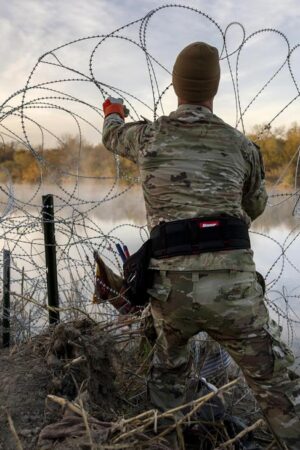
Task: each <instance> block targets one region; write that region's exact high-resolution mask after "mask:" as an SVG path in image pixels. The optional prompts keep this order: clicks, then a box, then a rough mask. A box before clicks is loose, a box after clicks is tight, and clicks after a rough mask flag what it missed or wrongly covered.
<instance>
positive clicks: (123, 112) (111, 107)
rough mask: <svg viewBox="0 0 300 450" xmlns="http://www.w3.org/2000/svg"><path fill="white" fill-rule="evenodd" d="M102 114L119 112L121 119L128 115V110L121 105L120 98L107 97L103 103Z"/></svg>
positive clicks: (107, 114)
mask: <svg viewBox="0 0 300 450" xmlns="http://www.w3.org/2000/svg"><path fill="white" fill-rule="evenodd" d="M103 112H104V116H105V117H107V116H109V115H110V114H119V116H121V117H122V119H125V117H127V116H128V114H129V110H128V109H127V108H126V106H124V105H123V100H122V99H121V98H114V97H108V98H107V99H106V100H105V102H104V103H103Z"/></svg>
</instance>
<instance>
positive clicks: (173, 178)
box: [103, 105, 267, 271]
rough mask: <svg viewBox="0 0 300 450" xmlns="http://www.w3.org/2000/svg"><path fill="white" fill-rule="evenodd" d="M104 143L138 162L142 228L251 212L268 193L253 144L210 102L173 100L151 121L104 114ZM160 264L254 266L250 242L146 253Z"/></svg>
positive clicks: (193, 267)
mask: <svg viewBox="0 0 300 450" xmlns="http://www.w3.org/2000/svg"><path fill="white" fill-rule="evenodd" d="M103 144H104V145H105V147H106V148H107V149H108V150H110V151H112V152H114V153H117V154H118V155H121V156H124V157H125V158H128V159H130V160H131V161H133V162H135V163H136V164H138V166H139V171H140V175H141V181H142V188H143V193H144V199H145V204H146V212H147V222H148V228H149V230H151V229H152V228H153V227H154V226H155V225H157V224H158V223H159V222H161V221H172V220H177V219H185V218H191V217H208V216H212V215H216V214H221V213H227V214H229V215H232V216H236V217H239V218H242V219H243V220H245V222H246V223H247V224H248V225H250V222H251V219H252V220H253V219H255V218H256V217H258V216H259V215H260V214H261V213H262V212H263V211H264V208H265V205H266V201H267V193H266V190H265V183H264V168H263V162H262V157H261V153H260V151H259V148H258V147H257V146H256V145H254V144H253V143H252V142H251V141H249V140H248V139H247V138H246V137H245V136H244V135H243V134H242V133H240V132H239V131H238V130H236V129H234V128H232V127H231V126H230V125H228V124H226V123H225V122H224V121H223V120H221V119H220V118H219V117H217V116H216V115H214V114H213V113H212V112H211V111H210V110H209V109H207V108H205V107H202V106H196V105H180V106H179V107H178V109H177V110H176V111H174V112H172V113H171V114H170V115H169V116H162V117H160V118H159V119H158V120H156V121H155V122H153V123H151V122H146V121H140V122H131V123H124V121H123V119H122V118H121V117H120V116H119V115H117V114H111V115H109V116H108V117H107V118H106V119H105V121H104V126H103ZM150 267H151V268H153V269H154V268H156V269H161V270H168V269H170V270H175V269H176V270H219V269H224V268H227V269H233V270H234V269H236V270H241V269H242V270H251V271H252V270H255V266H254V263H253V259H252V251H251V250H232V251H224V252H223V251H222V252H214V253H203V254H201V255H193V256H185V257H183V256H180V257H174V258H168V259H164V260H159V261H158V260H155V259H152V260H151V265H150Z"/></svg>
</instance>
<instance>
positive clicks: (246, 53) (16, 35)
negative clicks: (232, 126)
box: [0, 0, 300, 128]
mask: <svg viewBox="0 0 300 450" xmlns="http://www.w3.org/2000/svg"><path fill="white" fill-rule="evenodd" d="M163 5H165V2H163V1H160V0H143V1H142V2H136V1H135V0H123V1H122V2H120V1H119V0H90V1H89V2H84V3H83V2H82V1H81V0H64V2H61V1H60V0H40V1H39V0H27V1H26V2H24V1H21V0H11V1H10V2H3V5H1V6H2V18H1V41H2V44H3V45H2V46H1V47H0V59H1V73H0V102H2V101H3V100H4V99H5V98H7V97H8V96H9V95H10V94H11V93H12V92H14V91H16V90H18V89H20V88H22V87H23V86H24V84H25V82H26V80H27V78H28V75H29V74H30V72H31V70H32V67H33V66H34V64H35V63H36V61H37V60H38V58H39V57H40V56H41V55H42V54H44V53H45V52H47V51H49V50H51V49H53V48H56V47H58V46H60V45H62V44H64V43H67V42H69V41H72V40H75V39H78V38H81V37H84V36H92V35H97V34H107V33H109V32H111V31H112V30H115V29H117V28H118V27H120V26H122V25H125V24H127V23H128V22H130V21H133V20H135V19H138V18H141V17H142V16H143V15H145V14H146V13H147V12H148V11H150V10H153V9H155V8H160V7H162V6H163ZM182 5H186V6H187V5H188V6H190V7H192V8H196V9H198V10H200V11H202V12H203V13H205V14H207V15H208V16H210V17H211V18H212V19H213V20H215V21H216V22H217V24H218V25H219V26H220V27H221V28H222V29H223V30H224V29H225V28H226V26H227V25H228V24H229V23H230V22H232V21H240V22H241V23H242V24H243V25H244V26H245V29H246V33H247V34H248V35H249V34H250V33H253V32H254V31H256V30H257V29H259V28H263V27H264V28H278V29H279V30H280V31H283V32H286V33H287V35H288V38H289V40H290V42H291V45H294V44H296V43H297V37H298V29H299V21H300V11H299V10H300V8H299V6H298V0H286V1H285V2H275V3H274V2H273V0H252V1H251V4H250V3H249V2H239V4H238V6H237V2H236V1H234V0H211V1H210V2H207V1H204V0H202V1H200V0H190V1H184V2H183V1H182ZM146 31H147V33H148V34H147V46H148V47H147V48H148V50H149V51H150V53H151V54H152V55H153V56H154V57H155V58H157V59H158V60H159V62H161V63H162V64H164V65H165V66H166V67H167V69H168V70H171V67H172V63H173V61H174V58H175V56H176V54H177V52H178V51H179V50H180V48H182V47H183V46H184V45H186V44H187V43H189V42H190V41H192V40H208V41H209V42H211V43H212V44H213V45H216V46H218V48H219V49H221V47H222V36H221V34H220V32H219V31H218V29H217V27H216V26H215V25H214V24H213V23H212V22H210V21H209V20H208V19H206V18H205V17H204V16H201V15H198V16H197V15H195V14H192V13H191V12H190V11H189V10H187V9H184V8H167V9H166V8H162V9H161V10H160V11H159V13H157V14H156V15H154V16H153V17H152V18H151V20H150V22H149V26H148V28H147V30H146ZM121 35H122V36H124V37H128V38H130V39H134V40H137V41H138V38H139V24H137V25H135V26H132V27H129V28H125V29H124V30H122V31H121ZM240 39H241V30H240V29H238V28H237V27H235V28H232V29H231V31H230V34H229V35H228V42H229V44H230V48H231V49H232V48H235V47H236V46H237V45H238V43H239V42H240ZM282 42H283V41H282ZM282 42H281V41H280V39H279V35H275V34H272V33H265V34H260V35H258V36H257V37H256V38H254V39H252V40H251V41H249V42H248V43H247V46H246V47H245V50H243V52H242V54H241V57H240V64H239V75H240V86H241V89H242V92H241V95H242V101H243V104H247V101H248V99H251V98H252V97H253V95H254V93H255V91H257V90H258V89H260V87H261V86H262V85H263V83H264V82H265V81H267V80H268V78H269V76H270V73H272V71H274V70H275V69H276V68H277V67H278V63H279V61H280V60H282V58H283V56H284V55H285V54H286V46H285V44H284V43H282ZM96 43H97V40H93V41H86V42H81V43H78V44H76V45H73V46H70V47H67V48H66V49H63V50H60V51H59V52H57V56H59V57H61V58H62V60H63V62H65V63H66V64H68V65H70V66H71V67H73V68H76V69H77V70H79V71H81V72H84V73H85V74H87V75H89V55H90V53H91V51H92V49H93V47H94V46H95V45H96ZM296 56H297V55H295V58H293V61H294V66H295V67H296V61H297V57H296ZM48 60H49V59H48ZM52 60H53V57H52ZM154 65H155V70H156V74H157V77H158V83H159V85H160V86H161V88H162V87H165V86H166V85H167V84H168V82H169V81H170V76H169V75H168V74H167V73H166V72H164V71H163V70H162V69H160V68H159V67H158V66H157V65H156V64H154ZM223 67H224V72H223V75H224V77H223V86H222V89H221V94H222V98H223V99H224V101H223V100H222V98H220V99H219V100H218V102H217V104H220V105H221V106H220V111H221V112H222V113H223V114H225V115H227V116H233V115H234V114H233V113H232V108H234V97H233V89H232V86H231V82H230V74H229V72H228V67H226V64H223ZM94 68H95V76H96V77H99V79H101V81H105V82H107V83H111V84H113V85H115V86H117V87H119V88H122V89H124V90H128V91H130V92H131V93H132V94H133V95H137V96H138V97H140V98H141V99H144V100H145V101H146V102H147V103H151V101H152V94H151V88H150V87H151V86H150V79H149V75H148V73H147V65H146V60H145V56H144V55H143V54H142V53H141V51H140V49H138V47H134V46H133V45H132V44H130V43H129V42H128V41H124V40H120V39H119V40H118V39H109V40H107V41H105V43H104V44H103V45H102V46H101V48H99V49H98V51H97V52H96V54H95V58H94ZM232 69H233V71H234V70H235V56H234V57H233V58H232ZM75 76H77V75H74V74H72V73H70V72H68V71H65V70H62V69H59V68H56V69H53V68H51V67H50V66H44V67H42V66H41V65H40V66H39V68H38V70H37V71H36V73H35V74H34V77H33V79H32V82H37V81H38V80H42V81H46V80H52V79H55V77H58V78H63V77H65V78H67V77H75ZM280 83H281V84H280ZM273 86H274V87H273ZM287 86H288V88H287ZM53 87H56V86H53ZM56 88H57V89H58V88H60V89H65V90H66V92H68V93H71V94H72V95H76V96H78V97H80V98H82V99H85V100H86V101H89V102H91V103H93V104H95V105H97V104H99V103H100V100H101V95H100V93H99V91H98V90H97V88H96V87H95V86H88V85H87V83H86V84H85V85H84V84H81V85H80V87H79V84H78V83H77V84H76V83H73V85H70V83H69V84H67V83H65V84H62V85H60V86H57V87H56ZM291 91H293V92H291ZM294 91H295V89H294V88H293V86H292V84H291V78H290V75H289V74H288V73H287V72H286V73H285V77H281V78H278V82H276V83H274V84H270V86H269V87H268V90H267V92H266V97H265V98H266V99H267V98H268V95H269V96H271V97H272V96H273V98H278V104H280V105H282V104H284V103H285V101H286V99H287V98H290V96H291V95H292V94H294V93H295V92H294ZM36 95H37V93H36ZM38 95H41V92H39V93H38ZM43 95H45V93H44V94H43ZM29 98H30V97H29ZM262 98H264V97H262ZM225 99H226V101H225ZM228 99H230V100H231V101H230V102H228ZM58 103H59V102H58ZM166 104H167V105H170V107H171V105H172V106H173V105H174V101H173V100H172V96H171V94H170V93H168V97H167V100H166ZM135 105H136V106H137V107H138V109H139V111H140V112H141V113H144V114H146V113H147V110H145V109H143V108H141V107H140V105H139V104H135ZM226 105H230V106H226ZM273 105H274V103H272V107H275V106H273ZM68 106H70V102H68ZM73 106H74V105H73ZM226 107H227V112H226ZM261 110H263V111H269V108H261ZM37 112H38V111H35V113H36V114H37ZM33 113H34V112H32V114H33ZM49 114H50V113H49ZM37 115H38V114H37ZM146 115H147V116H148V117H149V113H147V114H146ZM58 116H60V117H61V114H58V112H57V111H55V110H52V111H51V120H50V119H48V120H49V123H51V126H53V127H54V128H55V123H56V117H58ZM264 118H265V117H264V116H263V114H262V113H260V111H259V110H258V111H257V113H256V114H252V113H251V114H250V115H249V121H250V122H252V121H253V120H256V121H262V120H263V119H264ZM286 120H288V119H286ZM66 123H67V121H66ZM61 127H62V121H61V119H60V121H59V127H58V128H61Z"/></svg>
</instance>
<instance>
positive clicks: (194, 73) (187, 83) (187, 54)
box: [172, 42, 220, 103]
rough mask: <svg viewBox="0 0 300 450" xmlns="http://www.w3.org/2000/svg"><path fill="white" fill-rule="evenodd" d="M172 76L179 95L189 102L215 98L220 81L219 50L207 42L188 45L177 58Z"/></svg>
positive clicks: (175, 89)
mask: <svg viewBox="0 0 300 450" xmlns="http://www.w3.org/2000/svg"><path fill="white" fill-rule="evenodd" d="M172 78H173V87H174V91H175V93H176V95H177V97H179V98H181V99H183V100H185V101H187V102H192V103H194V102H201V101H204V100H209V99H211V98H213V97H214V96H215V95H216V93H217V90H218V87H219V81H220V64H219V53H218V50H217V49H216V48H215V47H211V46H210V45H208V44H206V43H205V42H194V43H193V44H190V45H188V46H187V47H185V48H184V49H183V50H182V51H181V52H180V53H179V55H178V56H177V58H176V61H175V64H174V67H173V73H172Z"/></svg>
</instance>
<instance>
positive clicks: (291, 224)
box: [0, 182, 300, 356]
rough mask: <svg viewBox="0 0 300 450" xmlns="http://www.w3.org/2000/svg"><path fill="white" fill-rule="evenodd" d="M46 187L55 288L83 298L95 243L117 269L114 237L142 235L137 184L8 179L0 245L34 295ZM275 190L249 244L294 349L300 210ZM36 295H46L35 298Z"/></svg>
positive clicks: (299, 315) (133, 242)
mask: <svg viewBox="0 0 300 450" xmlns="http://www.w3.org/2000/svg"><path fill="white" fill-rule="evenodd" d="M123 191H125V192H123ZM48 193H52V194H54V202H55V220H56V240H57V244H58V248H57V255H58V268H59V285H60V291H61V292H63V296H64V297H65V298H66V299H67V298H69V297H70V292H71V291H72V298H73V300H74V284H75V285H76V286H77V287H76V289H75V290H76V295H77V296H80V298H81V301H82V302H87V301H90V299H91V296H92V292H93V280H94V275H93V265H94V264H93V250H94V249H97V250H99V251H100V253H101V254H102V255H103V256H104V257H105V260H106V262H107V263H108V264H109V265H110V266H111V267H113V268H114V270H116V271H118V267H120V263H121V262H120V260H119V257H118V256H117V253H116V250H115V244H116V243H117V242H123V243H126V245H127V246H128V248H129V249H130V252H131V253H133V252H134V251H135V250H136V249H137V248H138V247H139V246H140V244H141V242H142V241H143V240H145V239H146V238H147V231H146V227H145V222H146V220H145V209H144V203H143V198H142V194H141V190H140V189H139V187H134V188H131V189H129V190H127V188H126V187H119V188H114V189H112V186H111V185H109V184H104V183H103V182H102V183H81V184H80V185H78V186H76V188H75V189H74V188H73V187H72V186H62V187H58V186H54V185H42V187H41V188H37V187H35V186H34V187H33V186H28V185H23V186H20V185H19V186H14V194H13V195H14V201H13V198H11V199H10V202H7V197H6V196H5V195H4V194H3V192H2V193H0V202H1V203H0V217H1V214H2V215H3V212H6V213H7V215H6V217H4V218H2V221H1V222H0V250H1V249H2V248H7V249H10V250H11V252H12V258H13V264H12V279H13V282H14V283H17V284H18V285H20V280H21V272H22V270H23V271H24V272H25V274H26V276H25V284H26V286H27V291H30V289H34V286H35V295H37V293H38V292H40V293H41V292H42V291H44V290H45V262H44V244H43V234H42V223H41V205H42V195H45V194H48ZM279 194H280V196H278V197H274V198H271V199H270V202H269V203H270V204H269V205H268V207H267V208H266V211H265V212H264V214H263V215H262V216H261V217H260V218H259V219H257V220H256V221H255V222H254V223H253V224H252V227H251V233H250V236H251V244H252V248H253V250H254V255H255V262H256V266H257V270H258V271H259V272H260V273H261V274H262V275H263V276H264V277H265V278H266V284H267V299H268V302H269V306H270V311H271V314H272V316H273V317H274V318H276V320H279V322H280V323H281V324H282V326H283V334H284V337H285V339H286V340H288V341H289V342H290V344H291V345H293V348H294V350H295V352H296V354H297V356H298V355H299V356H300V326H299V324H298V323H297V322H299V323H300V277H299V272H300V251H299V242H300V237H299V238H298V233H299V232H300V217H299V216H298V215H297V211H296V215H293V210H294V208H295V203H296V200H297V199H296V197H292V198H288V196H285V195H282V194H284V193H279ZM7 203H9V204H8V205H7ZM9 209H10V211H9ZM23 268H24V269H23ZM70 273H71V278H70ZM40 295H42V294H40ZM43 295H44V294H43ZM43 298H44V297H43ZM40 301H44V299H42V298H41V297H40Z"/></svg>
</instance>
